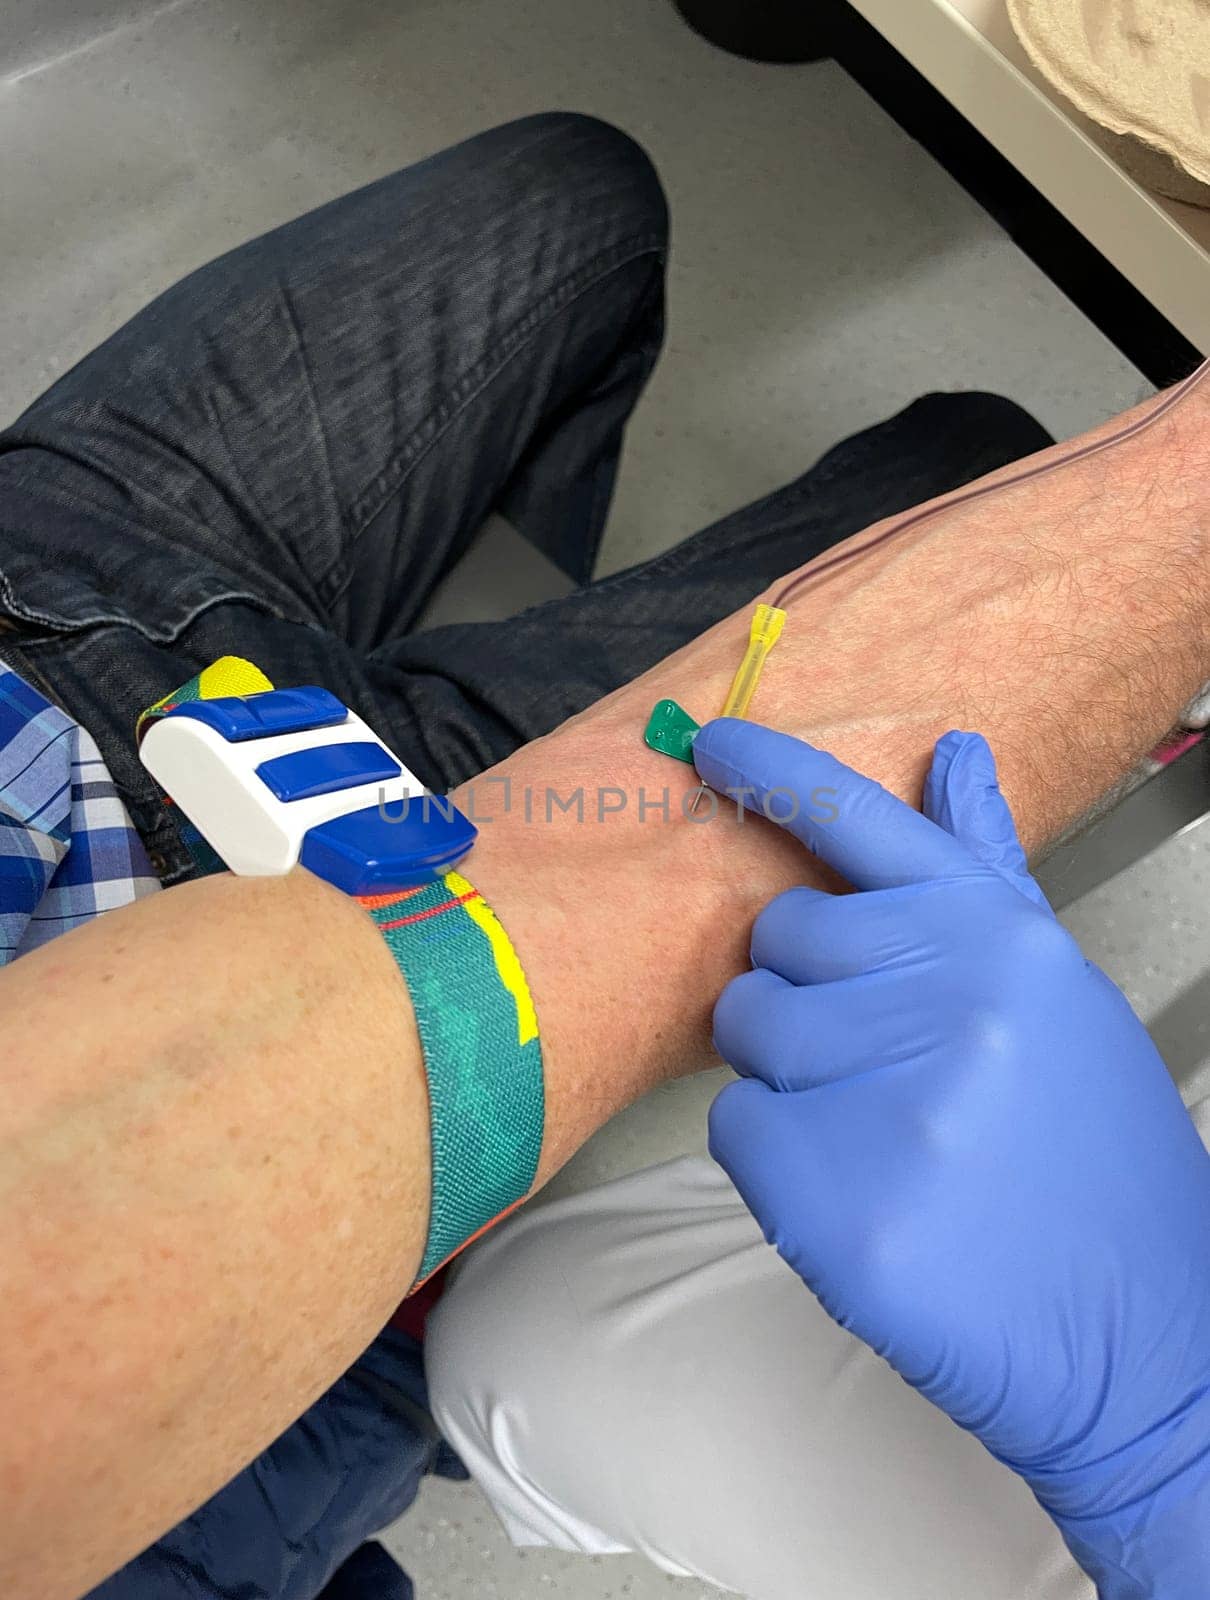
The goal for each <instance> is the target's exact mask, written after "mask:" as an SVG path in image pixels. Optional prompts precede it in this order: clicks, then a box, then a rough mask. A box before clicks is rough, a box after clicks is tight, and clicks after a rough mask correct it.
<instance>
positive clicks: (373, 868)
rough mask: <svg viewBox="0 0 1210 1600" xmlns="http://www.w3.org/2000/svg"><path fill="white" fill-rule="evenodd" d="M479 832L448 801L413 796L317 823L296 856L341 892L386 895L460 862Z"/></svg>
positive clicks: (305, 835)
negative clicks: (390, 891)
mask: <svg viewBox="0 0 1210 1600" xmlns="http://www.w3.org/2000/svg"><path fill="white" fill-rule="evenodd" d="M478 831H479V830H478V829H477V828H476V827H475V825H474V823H473V822H471V821H470V820H469V819H468V818H467V817H464V816H463V814H462V812H461V811H459V810H458V808H457V806H455V805H454V804H453V803H452V802H451V801H449V800H443V799H442V798H441V797H440V796H439V795H432V794H423V795H413V796H412V797H411V798H410V799H407V800H400V801H392V802H391V803H390V805H389V806H386V807H379V806H368V807H367V808H366V809H365V810H364V811H350V812H348V813H347V814H346V815H345V816H343V817H333V818H332V820H331V821H330V822H319V823H316V825H315V827H313V828H310V829H308V830H307V832H306V833H305V834H304V835H303V842H302V850H301V852H300V854H299V860H300V861H301V863H302V865H303V866H304V867H307V868H309V869H310V870H311V871H312V872H314V873H315V874H316V876H317V877H320V878H326V879H327V880H328V882H329V883H334V884H335V885H336V887H337V888H338V889H343V890H344V892H345V893H346V894H385V893H387V892H388V891H389V890H391V889H405V888H409V887H410V886H411V885H413V884H417V883H429V882H431V881H432V879H434V878H436V877H438V876H439V875H440V874H441V873H442V872H445V871H447V870H448V869H449V868H450V867H452V866H453V865H454V864H455V862H457V861H461V859H462V857H463V856H464V855H465V854H466V853H467V851H468V850H469V849H470V847H471V846H472V845H473V844H474V842H475V838H476V836H477V834H478Z"/></svg>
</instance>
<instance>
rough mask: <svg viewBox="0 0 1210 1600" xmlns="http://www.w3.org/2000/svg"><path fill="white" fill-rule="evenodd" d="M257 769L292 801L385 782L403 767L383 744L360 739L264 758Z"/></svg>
mask: <svg viewBox="0 0 1210 1600" xmlns="http://www.w3.org/2000/svg"><path fill="white" fill-rule="evenodd" d="M256 771H257V776H258V777H259V778H260V779H261V781H262V782H263V783H266V784H268V786H269V788H270V789H272V791H273V793H274V794H275V795H276V796H277V798H278V799H279V800H287V801H289V800H309V799H310V798H311V796H312V795H316V794H334V793H335V792H336V791H337V790H338V789H352V788H353V787H355V785H357V784H359V783H385V782H386V781H387V779H388V778H397V777H398V776H399V774H400V773H401V772H402V771H403V768H402V767H401V766H400V765H399V763H398V761H396V760H395V759H394V757H393V756H391V755H390V754H389V753H388V752H387V751H386V750H384V749H383V748H382V746H381V745H380V744H376V743H374V742H372V741H371V740H368V739H358V740H350V741H348V742H347V743H345V744H320V745H312V746H311V747H310V749H308V750H294V751H292V752H291V753H290V754H289V755H285V756H274V757H273V758H272V759H271V760H269V761H262V762H261V764H260V766H259V767H257V769H256Z"/></svg>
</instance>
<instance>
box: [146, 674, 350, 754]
mask: <svg viewBox="0 0 1210 1600" xmlns="http://www.w3.org/2000/svg"><path fill="white" fill-rule="evenodd" d="M165 715H166V716H169V717H192V718H194V720H195V721H197V722H204V723H206V724H207V725H208V726H209V727H211V728H213V729H214V730H215V732H216V733H221V734H222V736H223V738H224V739H226V740H227V742H228V743H229V744H239V743H240V742H241V741H243V740H244V739H267V738H268V737H269V735H270V734H274V733H305V732H306V731H307V729H308V728H331V727H334V726H335V725H336V724H337V723H339V722H345V721H347V719H348V715H349V713H348V709H347V708H346V707H345V706H343V705H342V704H341V703H340V701H339V700H338V699H337V698H336V696H335V695H334V694H329V693H328V691H327V690H326V689H319V688H311V687H308V688H304V689H267V690H266V691H265V692H264V694H250V695H249V696H248V697H247V699H241V698H239V697H238V696H236V695H223V696H221V697H220V698H218V699H217V700H186V701H185V702H184V703H183V704H182V705H179V706H173V708H172V710H171V711H169V712H166V713H165Z"/></svg>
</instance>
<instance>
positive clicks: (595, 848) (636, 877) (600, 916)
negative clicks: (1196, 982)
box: [476, 383, 1210, 1170]
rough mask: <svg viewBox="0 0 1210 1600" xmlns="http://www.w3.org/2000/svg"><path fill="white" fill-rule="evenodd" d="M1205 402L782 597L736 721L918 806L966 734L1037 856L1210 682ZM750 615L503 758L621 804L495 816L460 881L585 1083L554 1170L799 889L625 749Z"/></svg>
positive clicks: (665, 1069)
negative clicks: (928, 780)
mask: <svg viewBox="0 0 1210 1600" xmlns="http://www.w3.org/2000/svg"><path fill="white" fill-rule="evenodd" d="M1145 409H1147V408H1146V407H1143V408H1140V412H1142V411H1143V410H1145ZM1208 413H1210V383H1207V384H1203V385H1202V387H1201V389H1200V390H1199V391H1195V393H1194V394H1193V395H1192V396H1191V397H1190V398H1189V399H1187V400H1186V401H1185V402H1184V403H1183V404H1182V405H1181V406H1180V407H1179V408H1178V409H1177V410H1176V411H1175V412H1174V413H1172V414H1171V415H1170V416H1169V417H1167V418H1165V419H1163V420H1161V421H1160V422H1158V423H1157V424H1156V425H1155V427H1154V428H1152V429H1150V430H1149V431H1147V432H1146V433H1144V434H1142V435H1140V436H1139V437H1138V438H1137V439H1136V440H1134V441H1132V442H1130V443H1127V444H1125V445H1122V446H1117V447H1114V448H1113V449H1111V450H1109V451H1106V452H1104V453H1102V454H1100V455H1097V456H1093V457H1091V458H1090V459H1088V460H1086V461H1084V462H1081V463H1078V464H1076V465H1073V466H1070V467H1062V468H1060V469H1059V470H1058V471H1057V472H1054V473H1051V474H1048V475H1047V476H1045V477H1043V478H1041V479H1039V480H1035V481H1034V482H1032V483H1030V484H1027V485H1023V486H1021V487H1019V488H1015V489H1012V490H1008V491H1006V492H1005V493H1004V494H1002V495H993V496H989V497H988V498H987V499H985V500H983V501H980V502H977V503H975V504H971V505H967V506H964V507H960V508H957V509H955V510H953V511H951V512H946V513H943V514H942V515H941V516H939V517H937V518H935V519H933V520H932V521H931V522H929V523H926V524H925V525H924V526H923V527H921V528H920V529H919V530H918V531H914V532H910V533H908V534H907V535H906V536H905V537H904V539H903V540H902V541H900V542H895V541H892V542H891V543H890V544H889V545H888V546H886V547H884V549H883V550H881V551H879V552H877V553H875V554H872V555H870V556H869V557H865V558H863V559H862V560H861V561H859V562H855V563H853V564H852V565H851V566H850V567H848V568H847V569H845V568H842V569H841V570H840V571H839V572H838V573H837V574H836V575H835V576H833V577H831V578H829V579H827V580H825V582H824V583H823V584H822V585H821V586H820V587H819V588H817V589H813V590H812V589H808V590H807V591H806V592H804V593H803V594H802V596H801V598H799V599H797V600H794V601H792V602H791V605H790V615H789V620H788V622H787V624H786V627H785V631H784V633H783V634H782V637H781V640H780V642H779V643H778V645H777V647H776V650H775V651H774V652H773V654H772V655H771V656H770V658H769V661H768V664H767V666H766V669H765V675H764V677H763V679H762V681H761V685H760V688H759V691H758V694H757V697H756V700H755V701H754V703H753V706H752V709H751V713H750V714H751V715H752V716H754V717H756V718H757V719H759V720H761V721H764V722H768V723H769V724H771V725H772V726H774V727H778V728H782V729H785V730H787V731H790V732H794V733H797V734H800V735H802V736H803V737H806V738H808V739H811V740H812V741H814V742H816V743H818V744H820V745H822V746H824V747H825V748H827V749H830V750H832V751H834V752H835V753H836V754H837V755H838V756H840V757H841V758H842V759H843V760H845V761H847V762H849V763H851V764H852V765H853V766H855V767H857V768H858V769H860V770H863V771H866V772H869V773H871V774H872V775H873V776H876V777H877V778H879V779H880V780H881V781H882V782H884V783H885V784H886V785H887V786H888V787H889V788H892V789H894V790H895V791H896V792H898V793H900V794H902V795H904V796H905V797H907V798H910V799H912V800H913V801H914V802H915V801H918V799H919V793H920V786H921V783H922V781H923V776H924V772H925V769H926V767H927V764H928V760H929V756H930V753H931V750H932V746H933V744H934V742H935V740H936V739H937V737H938V736H939V735H940V734H941V733H943V732H945V731H946V730H947V729H949V728H952V727H963V728H972V729H977V730H979V731H981V732H983V733H984V734H986V736H987V737H988V739H989V740H990V741H991V744H992V746H993V748H994V749H995V751H996V754H997V757H998V759H999V762H1000V766H1001V772H1002V778H1003V783H1004V789H1005V792H1006V794H1007V796H1008V798H1009V800H1010V802H1011V804H1012V806H1013V808H1014V811H1015V813H1016V816H1017V819H1018V822H1019V826H1020V830H1021V834H1022V837H1023V839H1024V840H1025V841H1026V844H1027V846H1028V847H1029V848H1031V849H1034V848H1037V847H1038V846H1040V845H1041V844H1042V843H1043V842H1045V841H1046V840H1047V839H1048V838H1050V837H1052V836H1054V835H1055V834H1057V833H1058V832H1059V831H1060V830H1061V829H1063V828H1064V827H1066V826H1067V825H1069V824H1070V823H1071V822H1072V821H1074V820H1075V819H1077V818H1078V817H1079V816H1080V815H1082V814H1083V812H1084V811H1085V810H1087V808H1088V807H1089V806H1090V805H1091V804H1092V803H1093V802H1094V801H1095V800H1096V799H1097V798H1098V797H1099V796H1100V795H1101V794H1103V793H1104V792H1105V791H1106V790H1108V789H1109V788H1111V787H1112V786H1113V785H1114V784H1115V783H1116V782H1118V781H1119V780H1120V779H1121V777H1122V776H1123V775H1124V774H1125V773H1126V772H1127V771H1128V770H1129V768H1130V767H1131V766H1132V765H1133V763H1134V762H1135V761H1136V759H1137V758H1138V757H1139V756H1140V755H1142V754H1143V753H1144V752H1145V751H1146V750H1148V749H1149V748H1150V747H1151V746H1153V745H1154V743H1155V742H1156V740H1157V739H1158V738H1159V737H1161V736H1162V735H1163V733H1164V732H1165V731H1166V730H1167V729H1168V728H1169V727H1170V726H1171V725H1172V723H1173V720H1174V718H1175V717H1176V715H1177V713H1178V712H1179V710H1180V708H1181V707H1182V706H1183V705H1184V704H1186V703H1187V702H1188V700H1189V699H1190V698H1191V697H1192V695H1193V694H1194V693H1195V692H1196V690H1197V688H1198V686H1199V685H1200V684H1201V683H1202V682H1204V681H1205V680H1206V679H1207V678H1210V415H1208ZM1118 426H1120V422H1115V423H1113V424H1112V425H1107V426H1106V427H1105V428H1104V429H1102V430H1101V432H1102V433H1107V432H1109V431H1110V430H1111V428H1117V427H1118ZM1092 437H1095V435H1093V436H1092ZM1047 454H1048V455H1050V456H1052V457H1057V456H1058V455H1059V454H1061V449H1056V450H1055V451H1052V452H1048V453H1047ZM1038 459H1045V457H1040V458H1038ZM1014 470H1016V469H1008V470H1007V471H1006V472H1004V473H1001V474H998V475H997V476H1000V477H1005V476H1008V475H1009V474H1010V473H1011V472H1012V471H1014ZM876 532H877V529H873V530H867V531H866V532H865V533H863V534H860V535H857V536H856V538H855V540H854V541H851V542H852V543H864V542H865V541H866V540H867V539H869V538H870V537H872V536H873V535H874V533H876ZM773 592H774V591H772V590H770V591H769V592H768V593H766V594H765V595H764V596H762V598H766V599H768V598H771V597H772V594H773ZM749 614H750V613H749V612H748V611H747V610H745V611H744V612H742V613H739V614H737V615H735V616H733V617H731V618H729V619H727V620H726V621H724V622H722V623H720V624H718V626H717V627H715V628H713V629H711V630H710V631H709V632H708V633H707V634H705V635H703V636H702V637H701V638H700V639H698V640H696V641H695V642H694V643H693V644H691V645H689V646H687V647H686V648H685V649H683V650H681V651H679V652H677V654H676V655H674V656H671V657H670V658H669V659H668V660H667V661H665V662H663V663H662V664H661V665H660V666H659V667H657V668H656V669H654V670H653V671H652V672H650V673H647V674H646V675H645V676H644V677H642V678H640V679H638V680H636V681H635V682H634V683H632V684H630V685H628V686H626V687H625V688H623V689H621V690H619V691H618V692H617V693H615V694H613V695H611V696H610V697H609V698H607V699H606V700H603V701H601V702H600V703H599V704H598V705H597V706H595V707H594V708H592V709H591V710H590V711H588V712H586V713H585V714H584V715H582V716H580V717H578V718H576V719H574V720H573V721H572V722H570V723H567V724H565V725H564V727H563V728H562V729H560V730H559V731H558V733H556V734H555V735H553V736H552V737H550V738H549V739H545V740H539V741H538V742H537V743H535V744H532V745H530V746H528V747H527V748H526V749H524V750H522V751H520V752H518V754H517V755H516V756H514V757H513V758H512V759H511V760H510V761H509V762H506V763H505V764H504V768H505V769H506V770H507V772H508V774H509V776H510V779H511V782H512V786H513V791H514V795H516V794H517V793H520V792H521V791H522V790H523V789H524V788H525V787H526V786H527V785H528V786H530V787H531V788H532V789H533V790H534V791H535V792H536V793H541V792H543V790H544V789H545V787H546V786H547V785H551V786H553V787H554V788H556V789H557V790H558V791H559V792H560V794H561V795H562V796H564V797H565V798H566V796H568V795H569V794H571V793H572V792H573V791H574V790H575V789H576V787H577V786H578V785H583V786H584V787H585V790H586V792H587V794H588V795H589V796H591V795H592V794H593V793H594V792H595V788H596V786H597V785H599V784H607V785H617V786H619V787H621V788H623V789H625V790H626V791H627V792H628V794H629V796H630V801H629V804H628V806H627V808H626V810H625V811H623V812H622V813H620V814H618V815H613V816H610V817H609V818H608V819H607V820H606V822H604V823H603V824H594V823H592V822H590V821H586V822H585V824H583V825H580V824H578V823H577V822H576V821H575V819H574V817H573V816H567V817H564V816H562V815H561V814H560V813H559V812H558V811H557V809H556V810H555V811H554V812H553V816H554V825H553V826H552V825H544V826H537V825H530V826H526V825H525V824H524V822H523V821H522V820H521V819H520V818H519V817H518V816H517V815H515V814H514V815H513V816H511V817H509V818H501V820H500V821H499V822H498V823H492V824H490V825H488V826H486V827H485V828H484V829H483V833H482V843H481V845H480V847H479V850H478V852H477V855H478V862H477V865H476V875H477V881H479V882H480V884H481V885H482V887H483V889H484V891H485V892H486V893H487V894H488V896H489V898H492V899H493V900H494V902H495V903H496V904H497V905H498V906H499V907H500V909H501V912H502V914H504V915H505V917H506V918H507V920H508V923H509V927H510V929H511V930H512V931H513V935H514V938H515V939H516V941H517V943H518V946H519V948H522V949H524V951H525V953H526V962H527V967H528V970H529V973H530V979H531V983H532V984H533V987H534V991H535V994H536V996H537V998H538V1002H539V1008H540V1010H543V1011H544V1015H545V1018H546V1021H545V1028H546V1032H547V1036H548V1038H549V1039H550V1040H551V1044H552V1051H553V1053H555V1054H557V1055H563V1054H564V1053H567V1054H574V1055H575V1057H576V1059H577V1061H578V1062H579V1066H580V1077H581V1081H582V1082H583V1083H584V1084H586V1085H595V1086H596V1093H595V1096H594V1095H593V1094H589V1095H588V1096H587V1098H586V1099H576V1100H568V1101H567V1102H566V1103H565V1104H564V1105H563V1106H562V1107H561V1108H560V1112H559V1116H558V1118H557V1119H556V1121H555V1123H554V1125H553V1126H552V1127H551V1128H550V1130H549V1134H548V1144H547V1156H548V1163H549V1166H548V1170H549V1168H553V1165H554V1164H556V1162H557V1161H558V1160H562V1159H565V1158H566V1156H567V1155H568V1154H570V1152H571V1151H572V1150H573V1149H574V1148H575V1146H576V1144H577V1143H578V1142H579V1141H580V1140H581V1139H582V1138H583V1137H585V1136H586V1134H587V1132H588V1131H590V1130H589V1126H588V1124H589V1122H590V1121H591V1120H592V1119H593V1118H594V1117H595V1116H596V1115H597V1114H598V1113H599V1111H600V1110H601V1109H602V1104H601V1103H602V1102H604V1103H606V1108H607V1109H614V1108H616V1106H617V1105H618V1104H620V1103H621V1101H620V1100H619V1099H618V1098H617V1095H618V1094H619V1092H620V1093H630V1092H633V1089H634V1087H635V1085H636V1084H638V1083H644V1084H652V1083H655V1082H658V1081H660V1080H661V1079H662V1078H665V1077H667V1076H670V1075H672V1074H675V1073H677V1072H680V1071H684V1070H686V1068H687V1067H689V1066H690V1065H693V1064H696V1062H697V1061H698V1060H700V1058H701V1054H702V1052H703V1051H704V1050H705V1047H706V1043H707V1040H708V1038H709V1025H710V1013H711V1010H712V1007H713V1004H714V1000H715V998H716V996H717V995H718V993H719V991H720V989H721V988H722V986H723V985H724V984H725V983H726V982H727V981H728V979H730V978H731V977H732V976H733V975H734V974H735V973H736V972H738V971H740V970H742V969H743V967H744V966H745V965H746V963H747V942H748V929H749V924H750V922H751V919H752V917H753V916H754V915H755V913H756V912H757V910H759V908H760V907H761V906H762V905H763V904H764V903H765V902H766V901H767V900H768V899H769V897H770V896H771V895H772V894H774V893H776V892H778V891H779V890H780V889H782V888H784V887H786V886H787V885H789V884H791V883H793V882H801V881H803V879H804V867H803V858H802V852H801V850H800V848H799V847H798V846H797V845H795V844H794V843H793V841H789V842H788V841H787V840H786V838H785V836H784V835H783V834H782V833H781V832H780V830H778V829H776V828H774V827H772V826H766V825H764V824H762V822H761V821H760V820H759V819H751V818H749V819H748V820H746V821H745V822H744V823H743V824H742V826H741V825H740V824H739V823H738V822H737V820H736V811H735V808H734V807H730V806H727V807H724V808H723V810H722V812H721V813H720V815H719V818H718V820H717V821H715V822H713V823H710V824H709V825H701V824H698V823H695V822H692V821H686V820H685V819H684V817H683V816H682V814H681V808H680V803H679V802H680V797H681V795H682V794H683V793H684V792H685V791H686V790H688V789H691V788H693V787H694V786H695V784H696V780H695V778H694V775H693V773H692V771H691V769H689V768H688V767H685V766H682V765H679V764H678V763H675V762H672V761H669V760H668V759H667V758H665V757H662V756H659V755H656V754H653V753H652V752H651V751H649V750H648V749H646V747H645V746H644V745H643V744H642V742H641V739H640V730H641V728H642V726H643V724H644V721H645V719H646V717H647V714H648V712H649V710H650V708H651V706H652V705H653V703H654V702H655V700H656V699H657V698H658V697H660V696H664V695H671V696H672V697H673V698H675V699H677V700H679V701H680V702H681V704H683V705H684V706H685V707H686V709H688V710H689V711H690V712H692V713H693V714H694V715H695V716H696V717H697V718H698V719H699V720H702V721H704V720H705V719H706V718H708V717H710V716H711V715H714V714H715V713H716V712H717V709H718V707H720V706H721V705H722V702H723V698H724V695H725V693H726V690H727V686H728V684H729V683H730V680H731V676H732V674H733V672H734V670H735V667H736V665H737V663H738V661H739V659H740V656H741V654H742V651H743V645H744V641H745V639H746V635H747V626H748V617H749ZM664 785H670V786H671V790H672V794H671V812H672V820H671V822H670V823H668V824H664V823H663V822H661V820H660V819H659V816H658V814H657V813H655V812H654V811H653V810H652V809H651V807H650V805H649V807H648V814H647V820H646V821H643V820H642V819H641V816H640V807H639V805H638V794H639V791H640V789H641V788H643V787H645V788H646V790H647V792H648V797H649V799H650V798H652V797H653V795H655V794H657V793H658V792H659V791H660V790H662V788H663V786H664ZM489 804H490V802H489ZM535 809H536V808H535ZM515 811H516V804H515V801H514V812H515ZM816 881H818V882H824V881H825V880H824V878H823V876H822V874H820V875H817V878H816ZM556 997H558V1003H557V1004H554V1005H552V1004H551V1003H550V1002H551V1001H552V1000H554V999H556ZM619 1066H621V1067H622V1069H623V1072H624V1075H625V1081H624V1082H623V1083H620V1082H619V1079H618V1077H617V1073H618V1069H619Z"/></svg>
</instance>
